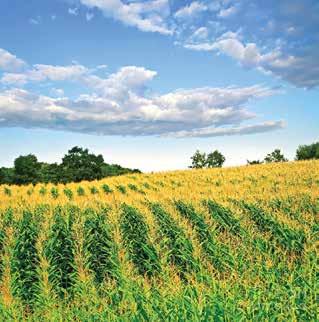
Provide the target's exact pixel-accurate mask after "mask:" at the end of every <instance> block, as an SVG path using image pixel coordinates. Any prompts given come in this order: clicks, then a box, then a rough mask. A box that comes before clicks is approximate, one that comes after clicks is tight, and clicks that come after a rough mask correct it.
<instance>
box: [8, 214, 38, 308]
mask: <svg viewBox="0 0 319 322" xmlns="http://www.w3.org/2000/svg"><path fill="white" fill-rule="evenodd" d="M36 223H37V222H36V221H35V220H34V218H33V216H32V213H31V212H29V211H24V212H23V217H22V219H21V221H20V222H19V223H18V229H17V231H16V234H15V244H14V248H13V251H12V262H11V271H12V275H13V281H12V282H13V291H14V294H15V295H16V296H18V297H19V298H21V300H22V302H23V303H24V304H25V305H28V306H29V307H31V306H32V304H34V301H35V300H36V294H37V289H38V283H39V276H38V272H37V270H38V266H39V255H38V253H37V249H36V242H37V238H38V231H39V229H38V227H37V224H36Z"/></svg>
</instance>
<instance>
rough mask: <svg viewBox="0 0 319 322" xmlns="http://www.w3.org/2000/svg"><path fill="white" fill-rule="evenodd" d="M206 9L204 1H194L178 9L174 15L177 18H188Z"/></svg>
mask: <svg viewBox="0 0 319 322" xmlns="http://www.w3.org/2000/svg"><path fill="white" fill-rule="evenodd" d="M206 10H208V7H207V6H206V5H205V4H204V3H201V2H198V1H194V2H192V3H191V4H190V5H188V6H185V7H182V8H181V9H179V10H178V11H177V12H175V14H174V16H175V18H177V19H188V18H192V17H194V16H196V15H198V14H199V13H201V12H203V11H206Z"/></svg>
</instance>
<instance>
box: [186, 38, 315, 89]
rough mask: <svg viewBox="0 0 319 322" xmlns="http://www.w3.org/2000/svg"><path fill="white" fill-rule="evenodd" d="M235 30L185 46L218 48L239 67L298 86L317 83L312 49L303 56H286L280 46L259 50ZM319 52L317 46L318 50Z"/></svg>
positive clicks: (214, 49) (191, 47)
mask: <svg viewBox="0 0 319 322" xmlns="http://www.w3.org/2000/svg"><path fill="white" fill-rule="evenodd" d="M236 37H237V35H236V33H233V32H227V33H225V34H223V35H221V37H220V38H218V39H217V40H216V41H215V42H197V43H186V44H185V45H184V47H185V48H187V49H191V50H197V51H218V52H221V53H224V54H226V55H227V56H230V57H232V58H234V59H235V60H236V61H238V62H239V63H240V64H241V65H242V66H244V67H248V68H257V69H259V70H261V71H263V72H265V73H270V74H273V75H275V76H276V77H278V78H280V79H283V80H285V81H288V82H290V83H292V84H294V85H295V86H297V87H304V88H313V87H316V86H319V65H318V64H317V63H316V60H317V59H316V56H315V55H314V53H313V51H310V52H309V53H308V54H307V53H304V55H303V56H302V57H298V56H294V55H288V54H285V53H283V52H282V50H280V49H277V48H276V49H274V50H271V51H268V52H265V53H262V52H261V50H260V49H259V48H258V46H257V45H256V43H247V44H244V43H242V41H240V40H239V39H237V38H236ZM318 54H319V49H318Z"/></svg>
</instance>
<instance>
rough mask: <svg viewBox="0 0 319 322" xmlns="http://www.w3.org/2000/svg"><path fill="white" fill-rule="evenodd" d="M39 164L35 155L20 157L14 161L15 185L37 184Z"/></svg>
mask: <svg viewBox="0 0 319 322" xmlns="http://www.w3.org/2000/svg"><path fill="white" fill-rule="evenodd" d="M40 168H41V164H40V163H39V162H38V159H37V157H36V156H35V155H33V154H29V155H26V156H20V157H18V158H16V159H15V160H14V181H15V183H17V184H29V183H37V182H38V181H39V175H40Z"/></svg>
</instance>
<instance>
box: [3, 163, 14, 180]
mask: <svg viewBox="0 0 319 322" xmlns="http://www.w3.org/2000/svg"><path fill="white" fill-rule="evenodd" d="M13 183H14V169H13V168H5V167H2V168H0V184H13Z"/></svg>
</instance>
